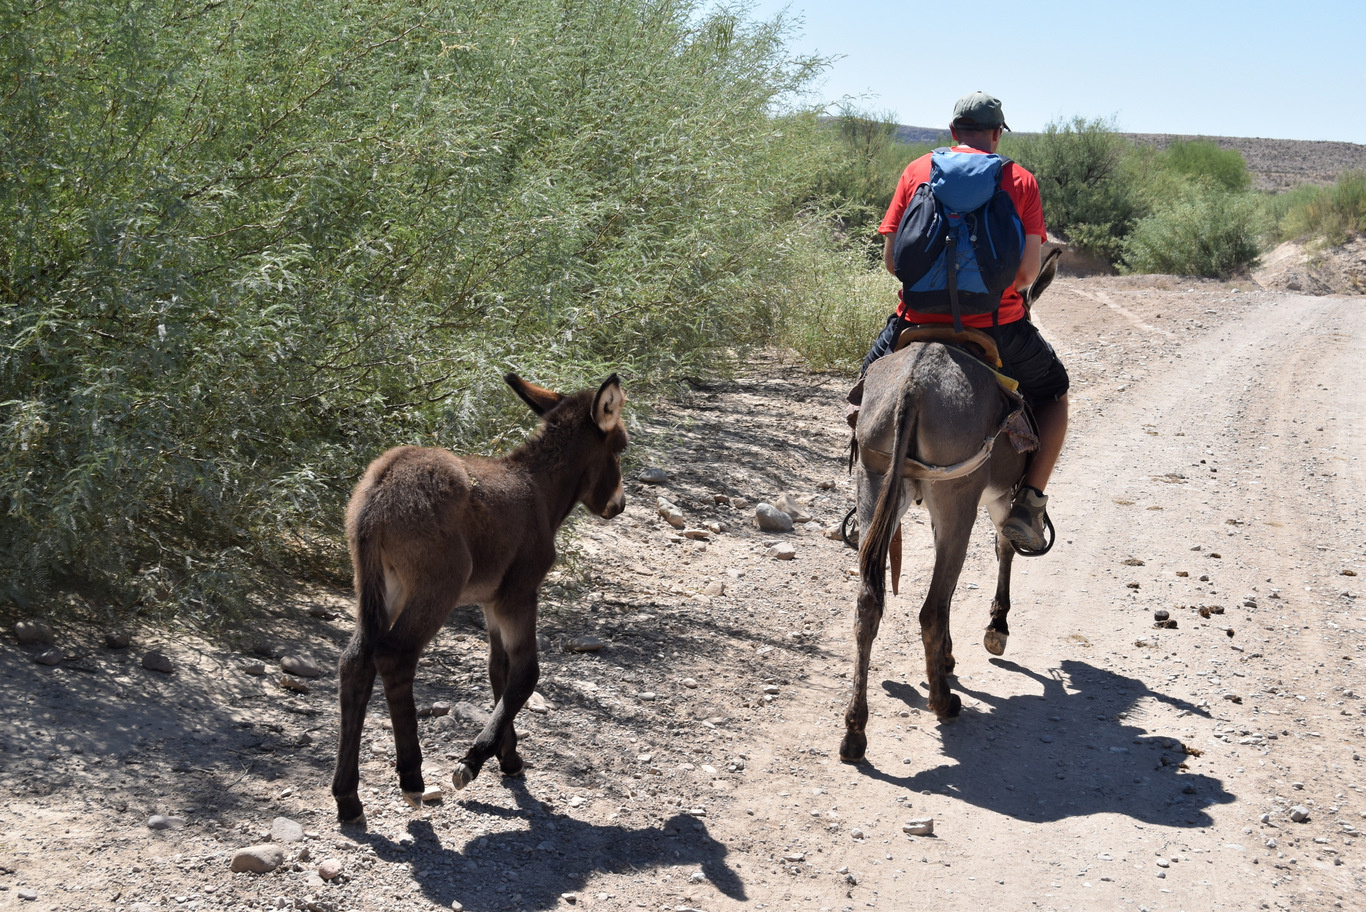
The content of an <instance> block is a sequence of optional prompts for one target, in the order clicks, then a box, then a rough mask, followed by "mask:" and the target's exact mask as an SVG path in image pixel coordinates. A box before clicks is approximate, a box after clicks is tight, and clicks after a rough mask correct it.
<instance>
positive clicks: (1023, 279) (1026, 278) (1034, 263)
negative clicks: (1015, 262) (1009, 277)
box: [1015, 234, 1043, 291]
mask: <svg viewBox="0 0 1366 912" xmlns="http://www.w3.org/2000/svg"><path fill="white" fill-rule="evenodd" d="M1042 251H1043V238H1041V237H1039V236H1038V235H1037V234H1026V235H1025V246H1024V255H1023V256H1022V257H1020V268H1019V269H1017V270H1016V271H1015V287H1016V289H1018V290H1020V291H1023V290H1024V289H1026V288H1028V287H1029V286H1030V283H1032V282H1033V281H1034V280H1035V279H1037V278H1038V277H1039V268H1040V266H1042V264H1043V257H1042Z"/></svg>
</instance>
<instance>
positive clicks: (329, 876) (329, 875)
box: [318, 858, 342, 880]
mask: <svg viewBox="0 0 1366 912" xmlns="http://www.w3.org/2000/svg"><path fill="white" fill-rule="evenodd" d="M341 872H342V863H341V860H340V859H337V858H328V859H326V860H324V861H323V862H322V863H321V864H320V865H318V876H319V877H321V878H322V879H323V880H336V879H337V878H338V877H340V876H341Z"/></svg>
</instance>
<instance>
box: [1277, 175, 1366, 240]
mask: <svg viewBox="0 0 1366 912" xmlns="http://www.w3.org/2000/svg"><path fill="white" fill-rule="evenodd" d="M1267 208H1268V211H1269V213H1270V217H1271V219H1272V220H1273V222H1274V224H1275V236H1276V238H1277V239H1278V240H1281V241H1290V240H1296V239H1302V238H1303V239H1319V240H1321V241H1323V242H1324V243H1327V244H1329V245H1337V244H1341V243H1343V242H1344V241H1346V240H1347V239H1348V238H1350V237H1351V236H1352V235H1355V234H1360V233H1366V172H1362V171H1348V172H1346V173H1344V174H1343V175H1342V176H1341V177H1339V178H1338V180H1337V182H1336V183H1334V184H1332V185H1331V186H1328V187H1321V186H1312V185H1307V186H1302V187H1296V188H1295V189H1293V190H1289V191H1286V192H1285V193H1282V194H1279V195H1277V196H1274V197H1271V198H1270V200H1269V201H1268V203H1267Z"/></svg>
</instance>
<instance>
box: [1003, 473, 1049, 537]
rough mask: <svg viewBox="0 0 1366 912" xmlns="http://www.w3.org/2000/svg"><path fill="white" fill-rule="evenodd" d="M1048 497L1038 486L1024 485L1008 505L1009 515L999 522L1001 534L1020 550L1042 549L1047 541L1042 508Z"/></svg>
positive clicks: (1046, 504) (1045, 504) (1046, 503)
mask: <svg viewBox="0 0 1366 912" xmlns="http://www.w3.org/2000/svg"><path fill="white" fill-rule="evenodd" d="M1046 506H1048V497H1047V496H1045V495H1044V493H1043V492H1042V491H1040V490H1039V489H1038V488H1034V487H1030V486H1029V485H1025V486H1023V487H1021V488H1020V493H1018V494H1016V495H1015V503H1014V504H1012V505H1011V507H1010V516H1008V517H1007V518H1006V521H1005V522H1004V523H1002V524H1001V534H1002V535H1004V536H1005V537H1006V540H1007V541H1009V542H1010V543H1011V544H1012V545H1014V546H1015V547H1016V549H1017V550H1020V551H1033V552H1041V551H1043V550H1044V549H1045V548H1046V546H1047V544H1048V542H1047V541H1046V540H1045V539H1044V508H1045V507H1046Z"/></svg>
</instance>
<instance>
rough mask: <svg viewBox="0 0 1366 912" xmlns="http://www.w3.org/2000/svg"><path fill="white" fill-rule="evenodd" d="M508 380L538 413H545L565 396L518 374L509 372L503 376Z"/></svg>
mask: <svg viewBox="0 0 1366 912" xmlns="http://www.w3.org/2000/svg"><path fill="white" fill-rule="evenodd" d="M503 379H504V380H506V381H507V384H508V386H510V387H512V391H513V392H514V393H516V394H517V395H518V396H521V397H522V401H523V402H525V403H526V404H527V405H529V406H531V410H532V411H533V412H535V413H536V414H537V415H544V414H545V413H546V412H548V411H550V410H551V409H553V408H554V407H555V406H556V405H558V404H559V402H560V400H561V399H563V398H564V397H563V396H561V395H560V394H559V393H557V392H555V391H554V390H548V389H546V388H545V387H544V386H537V385H536V384H534V383H527V382H526V381H525V380H523V379H522V378H521V377H519V376H517V375H516V374H508V375H507V376H506V377H504V378H503Z"/></svg>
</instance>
